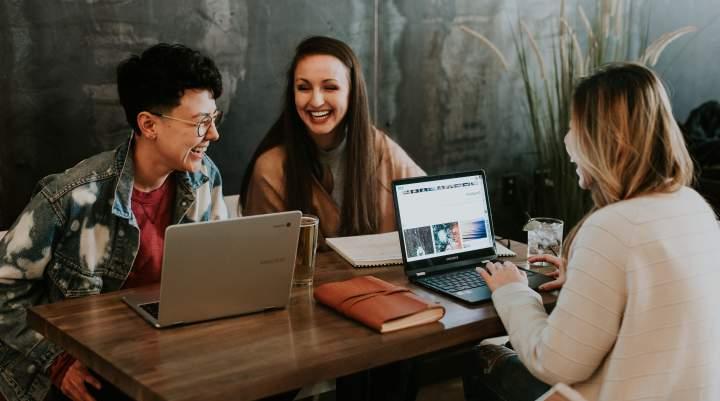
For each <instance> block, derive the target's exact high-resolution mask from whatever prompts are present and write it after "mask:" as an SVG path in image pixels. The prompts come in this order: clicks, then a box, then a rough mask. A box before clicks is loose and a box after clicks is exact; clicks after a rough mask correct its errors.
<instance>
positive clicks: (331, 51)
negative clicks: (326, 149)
mask: <svg viewBox="0 0 720 401" xmlns="http://www.w3.org/2000/svg"><path fill="white" fill-rule="evenodd" d="M311 55H329V56H332V57H335V58H337V59H338V60H340V61H341V62H342V63H343V64H344V65H345V66H346V67H347V68H348V71H349V75H350V94H349V99H348V109H347V114H345V117H344V118H343V121H342V122H341V123H340V124H341V125H340V126H339V127H338V129H340V130H344V132H345V133H346V138H347V139H346V141H347V145H346V148H345V152H346V153H345V177H344V182H345V184H344V187H343V188H342V191H343V204H342V205H338V206H340V210H341V212H340V213H341V215H340V234H341V235H356V234H369V233H375V232H377V229H378V226H379V222H378V213H377V199H378V195H377V185H374V180H376V176H375V172H376V169H377V164H378V157H379V155H376V152H375V142H374V141H375V134H374V132H375V131H374V128H373V125H372V122H371V121H370V112H369V107H368V96H367V89H366V87H365V79H364V78H363V74H362V69H361V68H360V62H359V61H358V58H357V56H356V55H355V53H354V52H353V51H352V49H351V48H350V47H349V46H348V45H346V44H345V43H343V42H341V41H339V40H337V39H333V38H328V37H324V36H313V37H310V38H307V39H305V40H303V41H302V42H300V44H299V45H298V46H297V48H296V50H295V56H294V57H293V60H292V63H291V64H290V68H288V71H287V76H286V87H285V100H284V105H283V111H282V114H281V115H280V117H279V118H278V119H277V121H275V123H274V124H273V126H272V127H271V128H270V131H269V132H268V133H267V135H266V136H265V138H263V140H262V141H261V142H260V145H259V146H258V148H257V149H256V150H255V153H254V154H253V156H252V158H251V159H250V163H249V164H248V167H247V169H246V170H245V176H244V177H243V181H242V186H241V190H240V194H241V199H242V201H243V203H245V202H246V201H247V192H248V185H249V183H250V177H251V176H252V172H253V168H254V167H255V162H256V161H257V159H258V157H259V156H260V155H261V154H263V153H264V152H265V151H267V150H269V149H271V148H273V147H275V146H279V145H281V146H283V147H284V148H285V154H286V159H285V164H284V166H283V168H284V170H285V194H286V197H287V199H286V205H285V206H286V208H287V209H288V210H293V209H299V210H302V211H303V212H306V213H316V214H317V211H316V210H314V207H313V206H312V201H311V200H312V181H313V180H312V178H313V177H315V178H316V179H317V180H318V181H322V174H323V169H322V166H321V164H320V161H319V160H318V154H317V153H318V151H317V147H316V145H315V142H313V140H312V138H311V137H310V134H309V133H308V130H307V127H306V126H305V124H304V123H303V122H302V120H301V119H300V116H298V114H297V110H296V108H295V93H294V85H295V69H296V67H297V65H298V63H299V62H300V61H301V60H302V59H303V58H305V57H307V56H311Z"/></svg>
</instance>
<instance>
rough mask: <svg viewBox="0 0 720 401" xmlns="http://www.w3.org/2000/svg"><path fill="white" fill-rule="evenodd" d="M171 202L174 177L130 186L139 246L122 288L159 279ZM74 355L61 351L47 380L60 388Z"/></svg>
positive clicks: (169, 220)
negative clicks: (148, 187) (156, 184)
mask: <svg viewBox="0 0 720 401" xmlns="http://www.w3.org/2000/svg"><path fill="white" fill-rule="evenodd" d="M174 204H175V180H174V179H173V178H172V175H171V176H168V178H167V179H166V180H165V182H164V183H163V185H162V186H161V187H160V188H158V189H156V190H154V191H150V192H142V191H138V190H137V189H135V188H133V192H132V211H133V214H134V215H135V220H137V223H138V227H139V228H140V247H139V248H138V253H137V256H136V257H135V262H134V263H133V267H132V269H131V270H130V274H129V275H128V278H127V280H126V281H125V284H124V285H123V288H133V287H140V286H143V285H150V284H155V283H159V282H160V274H161V272H162V260H163V246H164V244H165V229H166V228H167V226H168V225H170V222H171V220H172V214H173V213H172V212H173V210H172V208H173V205H174ZM73 363H75V358H73V357H72V356H71V355H70V354H67V353H65V352H63V353H62V354H60V355H59V356H58V357H57V358H56V359H55V361H54V362H53V364H52V365H51V366H50V371H49V373H50V380H51V381H52V383H53V384H54V385H55V386H57V387H58V388H60V385H61V384H62V381H63V379H64V378H65V373H67V371H68V369H69V368H70V366H71V365H72V364H73ZM1 400H2V396H0V401H1Z"/></svg>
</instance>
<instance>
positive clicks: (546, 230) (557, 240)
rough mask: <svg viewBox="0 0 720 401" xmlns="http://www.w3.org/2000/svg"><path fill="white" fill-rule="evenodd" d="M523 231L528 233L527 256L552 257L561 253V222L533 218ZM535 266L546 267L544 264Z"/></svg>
mask: <svg viewBox="0 0 720 401" xmlns="http://www.w3.org/2000/svg"><path fill="white" fill-rule="evenodd" d="M524 230H525V231H527V233H528V242H527V244H528V247H527V249H528V251H527V256H528V258H530V257H531V256H537V255H553V256H560V254H561V253H562V240H563V221H562V220H560V219H554V218H551V217H535V218H532V219H530V220H529V221H528V223H527V224H526V225H525V227H524ZM534 265H536V266H547V265H548V263H546V262H536V263H534Z"/></svg>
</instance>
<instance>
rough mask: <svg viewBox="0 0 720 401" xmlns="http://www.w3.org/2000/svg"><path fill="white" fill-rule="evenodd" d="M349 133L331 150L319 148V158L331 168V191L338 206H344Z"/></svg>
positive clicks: (326, 167)
mask: <svg viewBox="0 0 720 401" xmlns="http://www.w3.org/2000/svg"><path fill="white" fill-rule="evenodd" d="M346 143H347V135H346V136H345V138H343V140H342V142H340V144H339V145H338V146H337V147H335V148H334V149H330V150H323V149H320V148H318V159H319V160H320V163H321V164H322V165H323V167H324V168H325V169H329V170H330V173H331V174H332V178H333V189H332V192H331V193H330V196H332V198H333V200H334V201H335V203H337V206H338V207H339V208H340V207H342V201H343V188H344V187H345V157H346V155H345V148H346Z"/></svg>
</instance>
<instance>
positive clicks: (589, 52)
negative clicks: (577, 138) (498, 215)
mask: <svg viewBox="0 0 720 401" xmlns="http://www.w3.org/2000/svg"><path fill="white" fill-rule="evenodd" d="M596 4H597V9H596V10H595V14H594V18H593V19H592V20H590V19H589V18H588V17H587V14H586V13H585V11H584V9H583V8H582V6H581V5H578V7H577V11H576V15H575V16H574V20H575V21H576V22H577V21H579V24H576V25H580V26H581V29H579V30H576V29H575V28H573V24H571V23H570V22H569V21H568V18H567V16H566V10H565V1H564V0H563V1H561V2H560V12H559V15H558V17H557V20H556V24H555V26H554V28H553V30H554V32H553V34H552V35H551V38H552V41H553V42H552V44H551V46H550V50H551V53H552V54H551V56H550V57H547V55H545V54H543V52H541V50H540V46H539V43H538V41H537V40H536V39H535V35H534V34H533V32H532V31H531V30H530V29H529V28H528V26H527V24H526V23H525V21H523V20H522V19H519V20H518V23H517V26H516V27H515V28H514V29H513V39H514V47H515V52H516V54H517V60H518V65H517V68H518V70H519V73H520V75H521V77H522V81H523V86H524V90H525V91H524V92H525V100H526V104H527V108H528V110H527V119H528V120H527V122H528V125H529V126H530V128H531V131H532V135H533V140H534V146H535V151H536V154H537V165H538V169H537V174H536V179H535V183H536V185H535V188H534V192H535V197H534V199H535V201H534V202H533V203H534V205H531V208H530V213H532V214H534V215H545V216H554V217H558V218H560V219H562V220H564V221H565V227H572V226H574V225H575V223H576V222H577V221H579V220H580V218H581V217H582V216H583V215H584V214H585V213H586V212H587V211H588V210H589V207H590V199H589V196H588V194H587V192H586V191H582V190H581V189H580V188H579V187H578V185H577V176H576V173H575V166H574V165H572V164H571V162H570V160H569V158H568V155H567V153H566V152H565V146H564V143H563V138H564V136H565V134H566V133H567V131H568V126H569V120H570V101H571V96H572V90H573V86H574V83H575V81H576V80H577V79H578V78H579V77H581V76H583V75H585V74H588V73H590V72H592V71H594V70H595V69H596V68H597V67H598V66H600V65H603V64H606V63H609V62H617V61H634V62H640V63H644V64H646V65H649V66H653V65H655V64H656V63H657V61H658V58H659V57H660V55H661V54H662V52H663V50H664V49H665V48H666V47H667V46H668V45H669V44H670V43H671V42H672V41H674V40H675V39H677V38H679V37H681V36H683V35H685V34H687V33H689V32H693V31H695V30H696V28H695V27H693V26H686V27H683V28H680V29H678V30H676V31H673V32H668V33H665V34H663V35H661V36H660V37H659V38H657V39H656V40H655V41H654V42H652V43H651V44H649V45H647V43H648V40H647V31H648V30H647V27H648V25H649V22H648V21H647V20H646V21H645V24H644V25H645V27H646V29H645V30H644V32H636V31H634V30H633V29H632V28H633V26H635V27H637V26H642V24H638V21H637V19H639V18H643V17H642V15H640V16H638V15H637V11H638V9H640V8H642V3H638V2H635V3H633V4H634V5H633V4H630V2H627V1H622V0H599V1H598V2H597V3H596ZM634 12H635V14H634ZM645 17H647V14H646V15H645ZM460 29H462V30H463V31H465V32H466V33H468V34H470V35H472V36H473V37H475V38H477V39H479V40H480V42H482V43H483V44H484V45H486V46H488V47H489V48H490V49H491V50H492V51H493V53H494V54H495V55H496V56H497V57H498V59H499V60H500V62H501V63H502V64H503V66H504V67H505V68H506V69H507V70H509V69H510V67H509V64H508V63H507V61H506V60H505V57H504V56H503V54H502V52H501V51H500V49H498V48H497V47H496V46H495V45H494V44H493V43H492V41H490V40H489V39H487V38H486V37H485V36H484V35H482V34H480V33H479V32H477V31H475V30H473V29H472V28H470V27H468V26H466V25H460Z"/></svg>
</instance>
